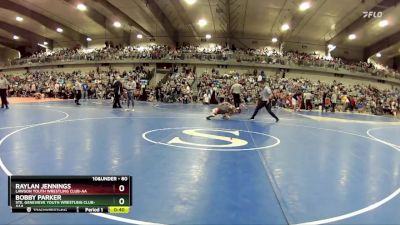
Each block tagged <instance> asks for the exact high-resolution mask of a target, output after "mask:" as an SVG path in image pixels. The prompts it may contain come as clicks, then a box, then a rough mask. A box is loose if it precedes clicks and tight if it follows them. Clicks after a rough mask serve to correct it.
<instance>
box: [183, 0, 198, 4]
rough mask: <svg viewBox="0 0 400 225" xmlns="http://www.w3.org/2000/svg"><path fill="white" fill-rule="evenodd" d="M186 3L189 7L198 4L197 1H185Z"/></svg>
mask: <svg viewBox="0 0 400 225" xmlns="http://www.w3.org/2000/svg"><path fill="white" fill-rule="evenodd" d="M185 2H186V3H187V4H189V5H193V4H194V3H196V2H197V0H185Z"/></svg>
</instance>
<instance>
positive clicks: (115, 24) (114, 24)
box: [113, 21, 121, 27]
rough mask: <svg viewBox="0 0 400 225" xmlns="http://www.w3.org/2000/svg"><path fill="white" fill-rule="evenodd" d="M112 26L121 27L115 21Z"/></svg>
mask: <svg viewBox="0 0 400 225" xmlns="http://www.w3.org/2000/svg"><path fill="white" fill-rule="evenodd" d="M113 26H114V27H121V23H120V22H118V21H115V22H114V23H113Z"/></svg>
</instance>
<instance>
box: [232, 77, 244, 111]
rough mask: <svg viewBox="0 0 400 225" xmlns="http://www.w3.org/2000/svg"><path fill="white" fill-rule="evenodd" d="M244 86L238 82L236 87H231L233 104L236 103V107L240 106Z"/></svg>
mask: <svg viewBox="0 0 400 225" xmlns="http://www.w3.org/2000/svg"><path fill="white" fill-rule="evenodd" d="M242 89H243V86H242V85H241V84H239V81H238V80H237V81H236V83H235V84H234V85H232V87H231V94H232V95H233V102H234V103H235V107H236V108H237V107H239V106H240V94H241V93H242Z"/></svg>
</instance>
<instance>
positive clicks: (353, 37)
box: [349, 34, 357, 40]
mask: <svg viewBox="0 0 400 225" xmlns="http://www.w3.org/2000/svg"><path fill="white" fill-rule="evenodd" d="M356 38H357V36H356V35H355V34H350V35H349V39H350V40H354V39H356Z"/></svg>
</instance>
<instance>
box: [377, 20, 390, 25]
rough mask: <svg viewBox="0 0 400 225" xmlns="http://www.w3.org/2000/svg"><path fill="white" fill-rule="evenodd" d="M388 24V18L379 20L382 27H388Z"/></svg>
mask: <svg viewBox="0 0 400 225" xmlns="http://www.w3.org/2000/svg"><path fill="white" fill-rule="evenodd" d="M387 25H389V21H387V20H381V21H380V22H379V26H380V27H386V26H387Z"/></svg>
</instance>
